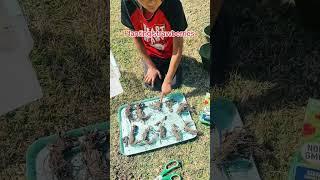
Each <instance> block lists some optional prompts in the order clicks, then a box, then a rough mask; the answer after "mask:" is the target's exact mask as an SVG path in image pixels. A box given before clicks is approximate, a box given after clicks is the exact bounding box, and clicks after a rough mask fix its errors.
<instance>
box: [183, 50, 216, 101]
mask: <svg viewBox="0 0 320 180" xmlns="http://www.w3.org/2000/svg"><path fill="white" fill-rule="evenodd" d="M181 66H182V71H183V82H182V84H183V85H185V86H187V87H190V88H194V90H192V91H191V92H188V93H186V94H185V96H186V97H194V96H204V95H205V94H206V93H207V92H209V83H210V79H209V73H208V72H207V71H205V70H204V68H203V65H202V63H200V62H198V61H197V60H196V59H195V58H193V57H189V56H183V59H182V61H181Z"/></svg>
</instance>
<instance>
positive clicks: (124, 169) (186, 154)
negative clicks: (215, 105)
mask: <svg viewBox="0 0 320 180" xmlns="http://www.w3.org/2000/svg"><path fill="white" fill-rule="evenodd" d="M183 7H184V11H185V14H186V17H187V21H188V24H189V26H188V30H192V31H195V32H196V33H197V35H196V36H195V37H191V38H185V43H184V53H183V54H184V56H185V58H184V59H183V62H182V65H183V73H184V77H185V79H184V83H183V86H182V87H181V88H180V89H177V90H175V91H174V92H182V93H184V94H185V96H186V97H187V100H188V101H189V103H190V104H191V105H195V106H196V108H197V110H198V111H200V110H201V106H200V104H201V103H202V101H203V98H204V96H205V94H206V92H209V74H208V73H207V72H205V71H204V70H203V69H202V66H201V60H200V56H199V53H198V49H199V48H200V46H201V45H202V44H203V43H205V42H206V40H205V38H204V37H203V35H202V31H203V28H204V27H205V26H206V25H207V24H208V23H209V20H210V19H209V1H202V2H197V5H196V6H195V5H194V2H193V1H191V0H185V1H183ZM110 19H111V20H110V23H111V29H110V30H111V31H110V39H111V50H112V52H113V54H114V56H115V58H116V60H117V63H118V65H119V66H120V71H121V83H122V86H123V88H124V93H123V94H121V95H119V96H117V97H115V98H114V99H112V100H111V102H110V107H111V109H110V111H111V117H110V121H111V129H110V133H111V135H110V136H111V154H110V155H111V179H116V178H119V177H121V176H123V175H126V176H127V177H128V176H129V175H130V176H131V177H132V176H133V177H134V178H135V179H138V178H140V179H151V178H154V177H156V176H157V175H159V173H160V171H161V169H162V165H163V164H164V163H166V162H167V161H168V160H169V159H173V158H174V159H180V160H182V161H183V168H182V169H180V170H179V171H180V172H181V174H182V176H183V178H185V179H208V178H209V155H210V154H209V153H210V134H209V128H207V127H206V126H204V125H202V124H201V123H200V122H199V120H198V118H197V117H196V116H194V117H193V120H194V121H195V123H196V126H197V128H198V130H199V131H201V132H203V135H202V136H199V137H198V138H197V139H196V140H195V141H192V142H188V143H185V144H181V145H177V146H172V147H168V148H162V149H160V150H156V151H153V152H147V153H144V154H141V155H136V156H132V157H125V156H123V155H121V154H120V153H119V126H118V122H117V110H118V108H119V106H121V105H123V104H126V103H129V102H133V101H137V100H142V99H145V98H150V97H155V96H159V93H158V92H152V91H149V90H147V89H145V88H144V87H143V86H142V85H143V82H142V78H143V69H142V65H141V63H140V55H139V54H138V51H137V50H136V49H135V46H134V44H133V40H132V39H131V38H130V37H125V36H124V35H123V30H125V27H124V26H123V25H122V24H121V22H120V1H117V0H112V1H111V11H110Z"/></svg>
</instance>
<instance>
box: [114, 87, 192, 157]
mask: <svg viewBox="0 0 320 180" xmlns="http://www.w3.org/2000/svg"><path fill="white" fill-rule="evenodd" d="M169 99H173V100H174V101H176V103H175V104H174V105H173V107H172V109H173V111H172V112H170V111H169V108H168V107H167V106H166V103H165V102H166V101H167V100H169ZM156 101H159V97H156V98H150V99H145V100H142V101H138V102H134V103H132V104H131V105H136V104H138V103H144V104H145V108H144V110H143V111H144V113H145V114H146V115H150V118H149V119H148V120H147V121H145V122H143V121H139V120H134V121H132V124H135V125H137V126H138V130H137V134H136V136H135V139H136V140H140V139H142V133H143V132H144V130H145V129H146V128H147V127H149V126H150V127H152V129H153V131H152V132H151V133H149V134H150V136H149V137H150V139H151V138H152V137H153V136H154V135H155V134H156V133H158V132H157V130H158V128H159V126H155V124H156V123H157V122H158V121H160V120H162V119H163V118H164V117H165V116H167V119H166V120H164V121H163V122H164V124H163V125H164V126H165V128H166V130H167V135H166V137H165V138H164V139H161V138H160V137H159V138H158V140H157V141H156V143H154V144H151V145H149V144H145V145H138V144H135V145H130V144H129V145H128V146H126V145H125V144H124V142H123V138H124V137H126V136H128V137H129V134H130V131H131V126H132V125H131V124H130V121H129V119H128V118H127V117H126V115H125V110H126V107H127V106H128V105H123V106H121V107H120V108H119V111H118V121H119V128H120V138H119V139H120V152H121V154H123V155H126V156H129V155H134V154H139V153H142V152H147V151H151V150H155V149H158V148H162V147H166V146H170V145H173V144H177V143H181V142H184V141H188V140H190V139H193V138H195V137H196V136H197V135H192V134H189V133H187V132H185V131H184V125H185V122H190V125H191V126H190V128H191V129H193V130H196V126H195V123H194V121H193V120H192V117H191V114H190V112H189V111H185V112H184V113H182V114H181V116H179V115H178V114H177V113H176V112H177V109H178V107H179V104H180V103H183V102H186V98H185V97H184V95H183V94H181V93H175V94H171V95H169V96H167V97H165V98H163V105H162V111H158V110H154V109H152V108H151V107H149V106H150V105H151V104H152V103H155V102H156ZM132 113H133V117H134V118H136V110H134V111H133V112H132ZM173 124H176V125H177V126H178V127H179V129H180V132H181V135H182V139H181V140H180V141H177V140H176V138H175V136H174V135H173V133H172V132H171V129H172V125H173Z"/></svg>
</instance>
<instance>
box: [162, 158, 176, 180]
mask: <svg viewBox="0 0 320 180" xmlns="http://www.w3.org/2000/svg"><path fill="white" fill-rule="evenodd" d="M169 166H171V167H170V168H168V167H169ZM179 167H180V162H179V161H177V160H170V161H169V162H168V163H167V164H165V166H164V168H163V171H162V172H161V174H160V175H161V176H163V177H164V176H165V175H166V174H168V173H169V172H171V171H173V170H174V169H177V168H179Z"/></svg>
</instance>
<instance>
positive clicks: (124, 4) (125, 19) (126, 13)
mask: <svg viewBox="0 0 320 180" xmlns="http://www.w3.org/2000/svg"><path fill="white" fill-rule="evenodd" d="M130 1H131V0H121V23H122V24H123V25H124V26H126V27H128V28H129V29H131V30H133V29H134V27H133V25H132V22H131V19H130V9H129V8H130V6H132V4H130V3H131V2H130ZM131 8H132V7H131Z"/></svg>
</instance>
